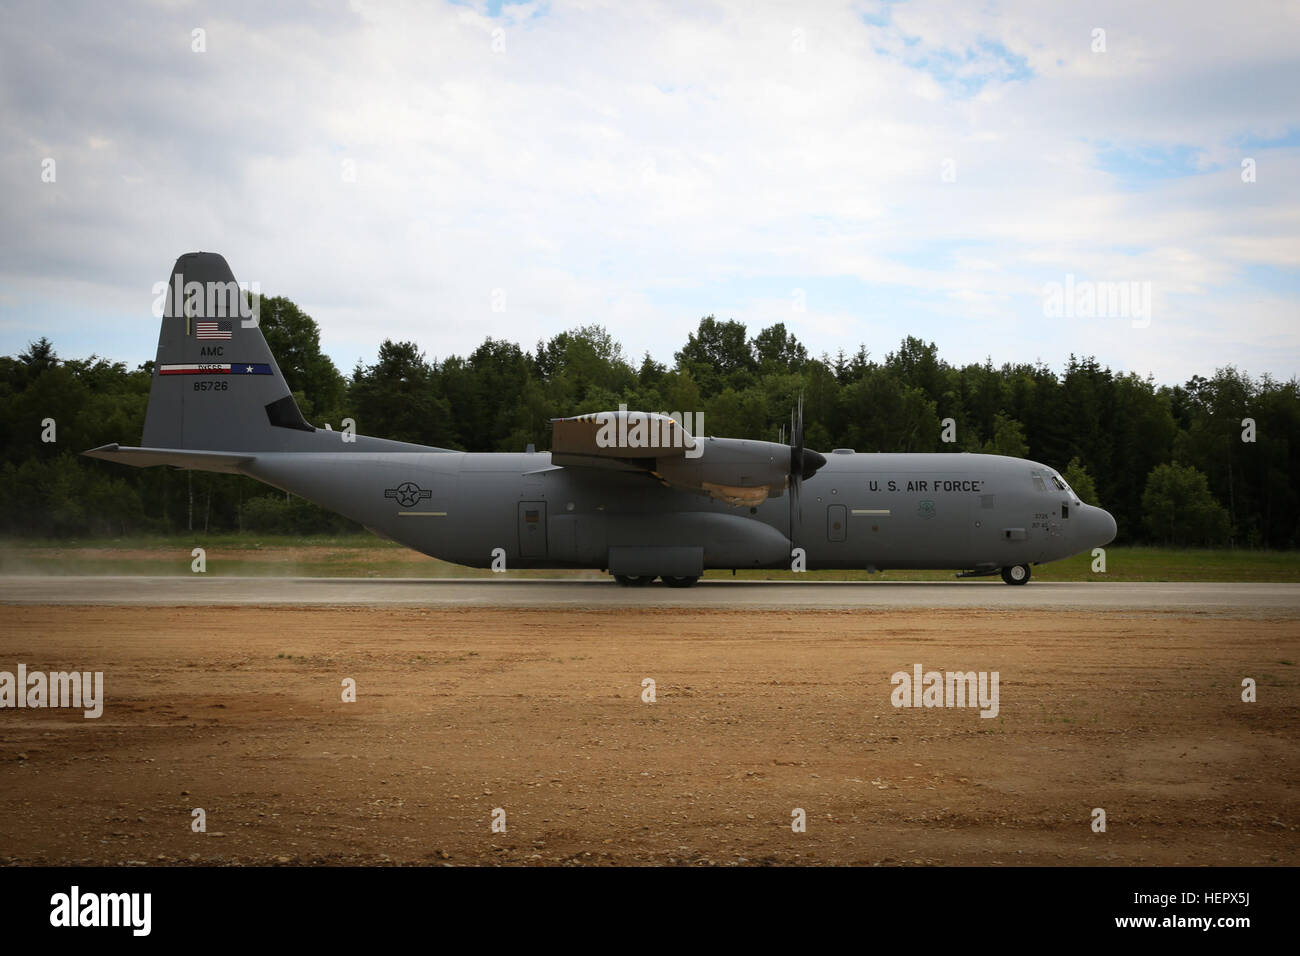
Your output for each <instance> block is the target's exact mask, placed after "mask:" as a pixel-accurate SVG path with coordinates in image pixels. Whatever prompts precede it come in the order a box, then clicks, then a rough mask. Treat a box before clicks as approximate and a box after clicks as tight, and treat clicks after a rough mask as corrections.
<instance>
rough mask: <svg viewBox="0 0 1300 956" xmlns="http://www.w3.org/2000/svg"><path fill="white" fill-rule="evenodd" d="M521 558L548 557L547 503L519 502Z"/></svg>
mask: <svg viewBox="0 0 1300 956" xmlns="http://www.w3.org/2000/svg"><path fill="white" fill-rule="evenodd" d="M519 557H521V558H544V557H546V502H545V501H521V502H519Z"/></svg>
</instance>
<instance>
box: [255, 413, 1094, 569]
mask: <svg viewBox="0 0 1300 956" xmlns="http://www.w3.org/2000/svg"><path fill="white" fill-rule="evenodd" d="M325 434H328V433H325ZM358 440H359V441H364V439H363V438H361V437H360V436H358ZM708 454H709V443H708V441H707V440H706V441H705V442H704V451H703V456H704V457H707V456H708ZM242 470H243V471H244V473H246V474H248V475H250V476H252V477H254V478H258V479H260V480H262V481H264V482H266V483H268V484H270V485H273V486H275V487H277V488H281V489H283V490H286V491H290V492H293V493H295V494H298V495H301V496H303V497H305V498H308V499H310V500H312V501H314V502H316V503H317V504H320V505H321V506H323V507H325V508H328V509H330V510H332V511H337V512H339V513H341V514H343V515H346V516H347V517H349V518H351V519H353V520H354V521H357V522H359V523H360V524H362V525H364V526H365V527H367V528H369V529H370V530H372V531H374V532H376V533H378V534H381V535H383V536H384V537H387V538H391V539H392V540H394V541H397V542H400V543H401V544H404V545H406V546H407V547H410V548H414V549H415V550H417V551H421V552H423V553H425V554H428V555H432V556H433V557H437V558H441V559H443V560H445V561H451V562H453V563H456V564H463V565H467V566H470V567H489V566H491V564H492V561H493V556H494V553H498V552H497V549H500V552H499V553H500V554H501V555H503V556H504V561H505V566H506V567H508V568H547V567H581V568H600V569H605V568H607V567H608V566H609V561H608V552H609V549H610V548H614V547H645V548H655V547H673V546H700V547H703V548H704V567H705V568H787V569H788V568H790V567H791V563H792V560H793V559H792V551H793V550H794V549H795V548H802V549H804V552H805V554H806V567H807V568H808V569H809V570H815V569H819V568H875V569H879V570H884V569H887V568H900V569H902V568H940V569H942V568H958V569H995V568H1001V567H1007V566H1011V565H1018V564H1039V563H1043V562H1047V561H1055V560H1057V559H1059V558H1064V557H1068V556H1069V555H1072V554H1076V553H1078V552H1080V551H1086V550H1089V549H1091V548H1094V547H1100V546H1101V545H1104V544H1106V543H1107V542H1109V541H1110V540H1111V539H1112V538H1113V537H1114V535H1115V523H1114V520H1113V519H1112V518H1111V516H1110V515H1109V514H1108V513H1107V512H1105V511H1103V510H1102V509H1100V508H1094V507H1092V506H1090V505H1085V504H1082V503H1081V502H1080V501H1079V499H1078V498H1077V497H1076V496H1075V495H1074V494H1073V493H1072V492H1071V491H1070V490H1068V488H1066V489H1062V488H1059V487H1057V486H1056V485H1055V483H1054V479H1055V478H1057V477H1059V476H1058V475H1057V473H1056V472H1055V471H1054V470H1052V469H1050V468H1047V467H1046V466H1043V465H1039V464H1037V463H1035V462H1030V461H1025V460H1023V459H1017V458H1006V457H1002V456H997V455H975V454H854V453H849V452H833V453H831V454H829V455H827V456H826V465H825V466H823V467H822V468H821V469H820V470H819V471H818V472H817V473H816V474H815V475H813V476H812V477H811V478H808V479H806V480H805V481H804V482H803V486H802V491H801V494H800V496H799V500H798V504H797V506H795V507H792V506H791V499H790V496H789V493H788V492H787V493H786V494H785V495H782V496H781V497H777V498H769V499H768V500H767V501H765V502H763V503H762V504H761V505H759V506H758V507H757V508H753V509H750V508H747V507H735V506H732V505H728V504H725V503H723V502H721V501H716V500H714V499H712V498H709V497H707V496H705V495H702V494H698V493H694V492H690V491H683V490H679V489H674V488H667V487H664V486H662V485H661V484H660V483H659V482H657V481H655V480H654V479H653V478H651V477H650V476H648V475H644V474H633V473H626V472H604V471H598V470H584V469H574V468H565V467H559V466H554V465H552V464H551V460H550V455H549V454H547V453H545V452H536V453H531V454H530V453H521V454H501V453H495V454H494V453H487V454H474V453H461V452H447V451H430V452H427V453H418V452H399V453H386V452H375V453H371V454H357V453H345V452H335V453H300V452H284V453H270V454H259V455H257V456H256V458H255V460H254V461H252V462H250V463H249V464H247V465H246V466H244V468H243V469H242ZM1035 479H1037V480H1035ZM404 486H405V487H404Z"/></svg>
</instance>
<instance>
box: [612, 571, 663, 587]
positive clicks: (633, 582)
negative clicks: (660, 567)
mask: <svg viewBox="0 0 1300 956" xmlns="http://www.w3.org/2000/svg"><path fill="white" fill-rule="evenodd" d="M614 580H615V581H617V582H618V583H619V584H621V585H623V587H625V588H643V587H645V586H646V585H647V584H649V583H650V582H651V581H653V580H654V578H652V577H648V576H646V575H644V574H642V575H636V574H616V575H614Z"/></svg>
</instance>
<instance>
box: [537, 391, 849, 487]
mask: <svg viewBox="0 0 1300 956" xmlns="http://www.w3.org/2000/svg"><path fill="white" fill-rule="evenodd" d="M551 439H552V445H551V462H552V463H553V464H556V465H562V466H572V467H580V468H604V469H612V470H615V471H631V472H642V473H646V474H649V475H650V476H651V477H653V478H656V479H658V480H659V481H660V482H662V483H663V484H665V485H667V486H669V487H673V488H681V489H684V490H689V491H695V492H698V493H700V494H705V495H709V496H710V497H713V498H717V499H718V500H720V501H725V502H727V503H728V504H730V505H735V506H737V507H740V506H748V507H753V506H756V505H759V504H761V503H762V502H764V501H765V500H767V499H768V498H769V497H772V498H779V497H780V496H781V495H782V494H783V493H784V492H785V489H786V488H787V487H789V483H790V474H791V467H792V462H793V458H792V453H794V452H795V451H796V450H795V449H792V448H791V447H790V446H788V445H781V444H775V443H773V442H764V441H747V440H741V439H734V438H703V437H692V436H691V435H690V434H689V433H687V432H686V430H685V429H684V428H682V426H681V425H680V424H678V422H677V421H676V420H674V419H673V418H671V417H669V416H667V415H655V414H652V413H646V412H627V411H618V412H600V413H598V414H595V415H579V416H578V417H576V418H556V419H552V420H551ZM798 453H799V454H800V455H801V456H802V455H804V453H803V451H802V449H799V450H798ZM807 456H808V457H807V458H806V461H807V462H808V463H809V464H810V465H811V471H816V469H817V468H819V467H821V465H823V464H825V463H826V459H825V458H823V457H822V456H821V455H818V454H817V453H816V452H808V453H807ZM803 460H805V459H804V458H802V457H801V461H803Z"/></svg>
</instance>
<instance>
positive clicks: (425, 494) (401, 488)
mask: <svg viewBox="0 0 1300 956" xmlns="http://www.w3.org/2000/svg"><path fill="white" fill-rule="evenodd" d="M384 497H385V498H396V499H397V503H398V504H399V505H401V506H402V507H403V508H410V507H413V506H415V505H418V504H419V503H420V502H421V501H423V500H424V499H425V498H432V497H433V492H432V491H430V490H429V489H428V488H421V487H420V486H419V485H417V484H416V483H415V482H413V481H404V482H402V483H401V484H400V485H398V486H397V487H396V488H385V489H384Z"/></svg>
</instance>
